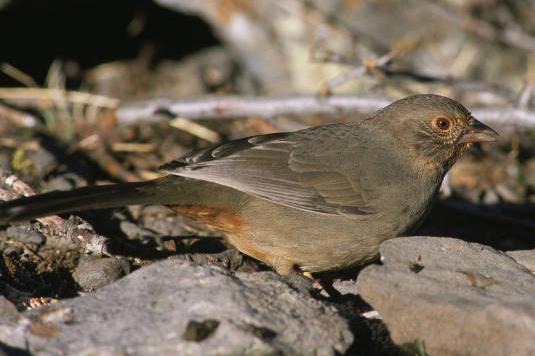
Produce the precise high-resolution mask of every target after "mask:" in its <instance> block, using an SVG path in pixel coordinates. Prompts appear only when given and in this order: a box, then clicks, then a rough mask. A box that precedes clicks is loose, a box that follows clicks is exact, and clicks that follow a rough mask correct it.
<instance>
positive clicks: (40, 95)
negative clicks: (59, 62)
mask: <svg viewBox="0 0 535 356" xmlns="http://www.w3.org/2000/svg"><path fill="white" fill-rule="evenodd" d="M58 98H59V99H61V100H63V101H66V102H69V103H71V104H83V105H90V106H95V107H99V108H104V109H115V108H116V107H117V105H118V104H119V99H115V98H110V97H107V96H103V95H96V94H91V93H84V92H80V91H71V90H63V89H40V88H0V99H4V100H7V101H13V102H17V101H20V102H23V103H26V102H28V101H38V102H39V103H40V104H41V105H46V104H53V103H56V102H57V101H58Z"/></svg>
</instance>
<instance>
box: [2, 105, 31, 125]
mask: <svg viewBox="0 0 535 356" xmlns="http://www.w3.org/2000/svg"><path fill="white" fill-rule="evenodd" d="M0 117H1V118H5V119H6V120H9V122H10V123H12V124H14V125H17V126H21V127H35V125H37V122H38V120H37V118H35V116H33V115H31V114H28V113H25V112H22V111H19V110H16V109H13V108H11V107H9V106H6V105H3V104H2V103H0Z"/></svg>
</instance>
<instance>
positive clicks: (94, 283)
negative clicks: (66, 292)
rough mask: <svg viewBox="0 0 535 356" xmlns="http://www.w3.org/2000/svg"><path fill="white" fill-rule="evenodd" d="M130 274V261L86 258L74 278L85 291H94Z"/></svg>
mask: <svg viewBox="0 0 535 356" xmlns="http://www.w3.org/2000/svg"><path fill="white" fill-rule="evenodd" d="M129 272H130V264H129V263H128V261H126V260H123V259H119V258H101V257H93V256H84V257H82V258H80V261H79V262H78V266H77V267H76V269H75V270H74V272H73V274H72V277H73V279H74V280H75V281H76V283H78V285H79V286H80V287H81V288H82V289H83V290H86V291H88V290H94V289H97V288H100V287H103V286H105V285H107V284H109V283H111V282H114V281H116V280H118V279H119V278H121V277H123V276H125V275H126V274H128V273H129Z"/></svg>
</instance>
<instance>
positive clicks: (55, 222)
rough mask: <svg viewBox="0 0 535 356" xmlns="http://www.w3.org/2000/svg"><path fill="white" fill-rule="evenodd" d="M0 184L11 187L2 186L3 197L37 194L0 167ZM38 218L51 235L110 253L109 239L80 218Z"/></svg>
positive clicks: (87, 248) (98, 252) (0, 192)
mask: <svg viewBox="0 0 535 356" xmlns="http://www.w3.org/2000/svg"><path fill="white" fill-rule="evenodd" d="M0 184H2V185H5V186H6V187H8V188H10V189H9V190H6V189H3V188H1V187H0V197H2V198H13V197H14V196H15V194H16V195H18V196H20V195H23V196H31V195H34V194H35V191H34V190H33V189H32V188H31V187H30V186H29V185H28V184H26V183H25V182H24V181H22V180H21V179H20V178H18V177H17V176H15V175H13V174H8V173H7V172H6V171H4V170H2V169H0ZM36 220H37V221H39V222H40V223H41V224H42V225H43V227H44V228H45V229H46V230H47V231H48V234H49V235H52V236H64V237H66V238H68V239H69V240H70V241H71V242H73V243H74V244H76V245H78V246H80V247H81V248H82V249H84V251H86V252H90V253H94V254H98V255H110V253H109V251H108V248H107V246H106V241H107V239H106V238H105V237H104V236H101V235H98V234H96V233H95V230H94V229H93V227H92V226H91V225H90V224H89V223H87V222H86V221H84V220H82V219H80V218H75V219H72V218H70V219H69V220H65V219H63V218H61V217H60V216H57V215H53V216H47V217H41V218H37V219H36Z"/></svg>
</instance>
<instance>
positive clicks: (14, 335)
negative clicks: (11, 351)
mask: <svg viewBox="0 0 535 356" xmlns="http://www.w3.org/2000/svg"><path fill="white" fill-rule="evenodd" d="M22 319H23V317H22V315H21V314H20V313H19V312H18V311H17V308H16V307H15V305H14V304H13V303H11V302H10V301H9V300H7V299H6V298H5V297H3V296H0V341H4V340H9V345H10V346H11V347H12V348H20V347H24V335H23V332H22V328H21V327H19V324H20V323H21V320H22ZM1 344H2V342H0V345H1ZM6 344H7V342H6Z"/></svg>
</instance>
